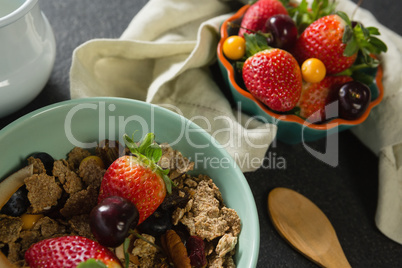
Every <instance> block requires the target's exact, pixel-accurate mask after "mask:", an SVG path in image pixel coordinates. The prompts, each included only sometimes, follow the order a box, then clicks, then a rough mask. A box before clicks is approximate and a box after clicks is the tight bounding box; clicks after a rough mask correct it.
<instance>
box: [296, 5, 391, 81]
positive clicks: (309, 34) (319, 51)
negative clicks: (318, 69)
mask: <svg viewBox="0 0 402 268" xmlns="http://www.w3.org/2000/svg"><path fill="white" fill-rule="evenodd" d="M375 35H379V32H378V30H377V29H376V28H373V27H367V28H365V27H364V26H363V25H362V24H360V23H354V24H353V25H352V22H351V21H350V19H349V18H348V16H347V15H346V14H345V13H344V12H337V13H336V14H332V15H327V16H324V17H322V18H320V19H318V20H316V21H314V22H313V23H311V24H310V25H309V26H308V27H307V28H306V29H305V30H304V31H303V33H302V34H301V35H300V37H299V38H298V40H297V42H296V44H295V46H294V47H293V50H292V54H293V55H294V56H295V58H296V59H297V60H298V62H299V64H302V63H303V62H304V61H305V60H307V59H309V58H317V59H320V60H321V61H322V62H323V63H324V65H325V67H326V70H327V74H337V73H340V72H343V71H345V70H347V69H349V68H350V67H351V66H352V65H353V64H354V63H355V61H356V58H357V57H358V53H359V52H360V53H361V57H362V58H363V60H364V66H362V67H367V66H369V67H375V66H376V65H378V61H376V60H375V59H373V58H372V57H371V54H376V55H378V54H380V53H381V52H386V50H387V47H386V45H385V44H384V43H383V42H382V41H381V40H380V39H378V38H377V37H375Z"/></svg>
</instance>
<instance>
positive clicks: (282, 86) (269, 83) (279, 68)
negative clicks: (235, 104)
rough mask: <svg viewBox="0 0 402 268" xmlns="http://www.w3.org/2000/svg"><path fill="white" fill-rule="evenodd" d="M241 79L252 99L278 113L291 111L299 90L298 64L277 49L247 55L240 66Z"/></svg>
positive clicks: (290, 56) (300, 80) (283, 51)
mask: <svg viewBox="0 0 402 268" xmlns="http://www.w3.org/2000/svg"><path fill="white" fill-rule="evenodd" d="M246 36H247V35H246ZM243 80H244V84H245V86H246V88H247V90H248V91H250V93H251V94H252V95H253V96H254V97H256V98H257V99H259V100H260V101H261V102H263V103H264V104H265V105H267V106H268V107H269V108H270V109H272V110H274V111H278V112H285V111H289V110H292V109H293V108H294V107H295V105H296V104H297V101H298V100H299V97H300V93H301V88H302V77H301V71H300V67H299V65H298V64H297V61H296V60H295V58H294V57H293V56H292V55H291V54H290V53H288V52H286V51H285V50H282V49H278V48H268V49H266V50H263V51H260V52H257V53H255V54H253V55H252V56H250V57H249V58H248V59H247V60H246V61H245V62H244V65H243Z"/></svg>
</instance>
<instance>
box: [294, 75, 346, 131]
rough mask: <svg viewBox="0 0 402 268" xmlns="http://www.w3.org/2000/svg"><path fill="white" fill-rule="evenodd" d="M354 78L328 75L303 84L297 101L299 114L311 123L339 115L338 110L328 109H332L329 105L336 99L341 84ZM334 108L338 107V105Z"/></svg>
mask: <svg viewBox="0 0 402 268" xmlns="http://www.w3.org/2000/svg"><path fill="white" fill-rule="evenodd" d="M352 80H353V79H352V78H351V77H350V76H326V77H325V78H324V79H323V80H321V82H318V83H305V84H303V89H302V93H301V96H300V100H299V102H298V103H297V106H298V107H299V108H300V114H299V115H300V116H301V117H303V118H306V120H307V121H309V122H311V123H320V122H322V121H325V120H326V119H330V118H331V117H337V116H338V115H337V110H335V111H333V110H328V109H330V107H329V106H328V105H329V104H331V103H333V102H334V101H335V100H336V93H337V92H338V90H339V89H340V88H341V86H342V85H343V84H345V83H346V82H349V81H352ZM326 108H327V110H326ZM334 108H335V109H337V106H336V107H335V106H334Z"/></svg>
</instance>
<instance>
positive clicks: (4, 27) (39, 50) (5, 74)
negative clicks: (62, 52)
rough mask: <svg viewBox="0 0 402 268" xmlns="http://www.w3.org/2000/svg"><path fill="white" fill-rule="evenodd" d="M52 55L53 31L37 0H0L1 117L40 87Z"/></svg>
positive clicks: (50, 65)
mask: <svg viewBox="0 0 402 268" xmlns="http://www.w3.org/2000/svg"><path fill="white" fill-rule="evenodd" d="M55 56H56V43H55V39H54V35H53V31H52V29H51V27H50V24H49V21H48V20H47V18H46V17H45V15H44V14H43V13H42V12H41V10H40V9H39V6H38V0H0V118H1V117H4V116H7V115H9V114H11V113H13V112H15V111H17V110H19V109H21V108H22V107H24V106H25V105H27V104H28V103H29V102H31V101H32V100H33V99H34V98H35V97H36V96H37V95H38V94H39V93H40V92H41V91H42V89H43V88H44V86H45V85H46V82H47V81H48V79H49V77H50V74H51V72H52V69H53V64H54V60H55Z"/></svg>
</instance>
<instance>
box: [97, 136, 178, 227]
mask: <svg viewBox="0 0 402 268" xmlns="http://www.w3.org/2000/svg"><path fill="white" fill-rule="evenodd" d="M154 138H155V136H154V134H153V133H149V134H147V135H146V136H145V138H144V140H143V142H142V143H141V145H139V146H137V144H136V143H135V142H134V141H133V140H132V139H131V138H130V137H128V136H127V135H124V141H125V143H126V145H127V147H128V148H129V149H130V151H131V153H132V155H126V156H122V157H120V158H118V159H117V160H115V161H114V162H113V163H112V164H111V165H110V166H109V168H108V169H107V171H106V173H105V175H104V177H103V180H102V183H101V188H100V191H99V196H98V202H100V201H102V200H103V199H104V198H106V197H108V196H121V197H124V198H127V199H128V200H130V201H131V202H133V203H134V204H135V205H136V207H137V209H138V212H139V214H140V218H139V221H138V224H140V223H141V222H143V221H144V220H145V219H146V218H148V217H149V216H150V215H151V214H152V213H154V211H155V210H156V209H157V208H158V207H159V205H160V204H161V203H162V202H163V200H164V199H165V196H166V192H171V181H170V179H169V178H168V177H167V174H168V173H169V170H163V169H162V168H161V167H159V166H158V165H157V162H158V161H159V159H160V158H161V156H162V150H161V148H160V147H159V145H158V144H156V143H154Z"/></svg>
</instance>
